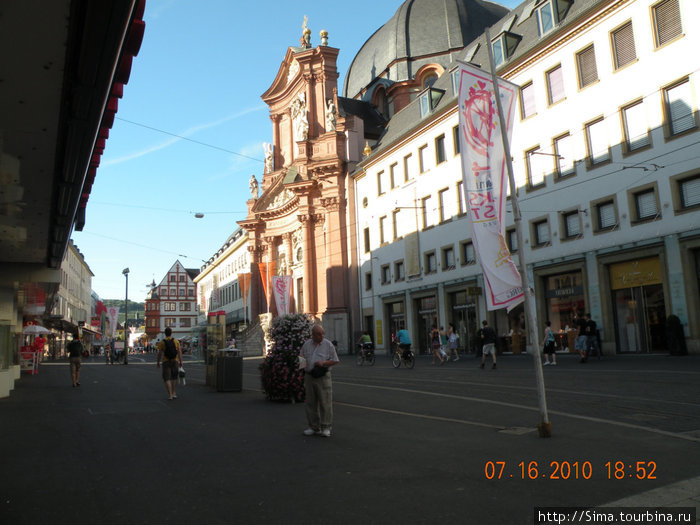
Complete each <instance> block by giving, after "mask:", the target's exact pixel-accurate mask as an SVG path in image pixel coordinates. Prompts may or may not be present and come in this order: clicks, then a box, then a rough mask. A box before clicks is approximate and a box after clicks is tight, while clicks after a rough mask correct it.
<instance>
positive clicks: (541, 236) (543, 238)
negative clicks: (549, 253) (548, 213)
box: [535, 221, 549, 244]
mask: <svg viewBox="0 0 700 525" xmlns="http://www.w3.org/2000/svg"><path fill="white" fill-rule="evenodd" d="M536 228H537V231H536V232H535V234H536V235H537V244H547V243H548V242H549V225H548V224H547V221H542V222H538V223H537V226H536Z"/></svg>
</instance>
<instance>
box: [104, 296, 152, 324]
mask: <svg viewBox="0 0 700 525" xmlns="http://www.w3.org/2000/svg"><path fill="white" fill-rule="evenodd" d="M102 302H103V303H104V305H105V306H106V307H108V308H109V307H110V306H118V307H119V323H123V322H124V299H102ZM144 310H145V303H136V302H134V301H131V300H129V326H132V324H131V320H132V319H141V320H143V317H144Z"/></svg>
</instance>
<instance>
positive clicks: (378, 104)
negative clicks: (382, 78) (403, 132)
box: [372, 86, 389, 118]
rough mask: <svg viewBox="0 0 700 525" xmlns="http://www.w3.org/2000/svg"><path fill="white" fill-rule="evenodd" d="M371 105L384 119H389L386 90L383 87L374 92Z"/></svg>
mask: <svg viewBox="0 0 700 525" xmlns="http://www.w3.org/2000/svg"><path fill="white" fill-rule="evenodd" d="M372 98H373V105H374V107H375V108H377V111H378V112H379V113H380V114H381V115H383V116H384V117H386V118H389V104H388V102H387V99H386V90H385V89H384V87H383V86H380V87H378V88H377V89H375V90H374V94H373V97H372Z"/></svg>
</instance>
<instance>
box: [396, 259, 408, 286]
mask: <svg viewBox="0 0 700 525" xmlns="http://www.w3.org/2000/svg"><path fill="white" fill-rule="evenodd" d="M405 278H406V272H405V270H404V265H403V261H396V262H395V263H394V280H396V281H403V280H404V279H405Z"/></svg>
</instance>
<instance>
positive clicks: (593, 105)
mask: <svg viewBox="0 0 700 525" xmlns="http://www.w3.org/2000/svg"><path fill="white" fill-rule="evenodd" d="M698 7H699V6H698V5H697V3H696V2H688V1H684V0H663V1H652V0H647V1H612V0H602V1H590V2H569V1H566V0H550V1H547V2H541V3H539V4H535V3H524V4H522V5H521V6H519V7H517V8H516V9H514V10H513V11H511V12H510V13H508V15H506V16H505V17H504V18H503V19H501V20H500V21H499V22H498V23H497V24H495V25H493V26H492V27H491V29H490V37H491V40H490V41H487V40H486V35H481V36H479V37H478V38H477V39H475V40H474V41H473V42H471V43H469V45H467V46H466V47H465V48H464V49H463V51H462V53H460V55H461V56H460V58H462V59H464V60H466V61H469V62H471V63H472V64H476V65H478V66H480V67H482V68H485V69H488V67H489V66H488V64H489V60H488V55H487V48H486V46H487V44H490V45H491V47H492V50H493V52H494V59H495V61H496V64H497V73H498V75H499V76H501V77H504V78H506V79H508V80H510V81H511V82H514V83H515V84H517V85H518V86H519V89H520V100H519V106H520V107H519V111H518V112H517V115H516V119H515V123H514V128H513V138H512V143H511V155H512V158H513V167H514V174H515V179H516V186H517V188H518V197H519V202H520V206H521V211H522V215H523V220H522V230H523V235H524V244H525V246H517V243H516V236H515V230H514V224H513V221H512V214H511V213H509V214H508V217H509V222H508V225H507V242H508V245H509V248H511V251H512V252H513V254H514V256H515V259H516V262H518V261H517V259H518V256H519V254H521V253H522V254H523V256H524V259H525V261H526V263H527V271H528V272H529V274H530V277H531V282H532V283H533V287H534V289H535V296H536V307H537V314H538V319H540V321H541V323H542V324H543V323H544V320H546V319H549V320H551V321H552V325H553V328H554V329H555V330H561V331H562V332H561V334H560V343H561V345H562V348H564V347H566V346H569V343H570V337H571V335H572V334H571V333H570V332H569V333H567V332H566V329H567V327H568V328H572V327H573V325H574V323H573V320H574V316H575V315H577V314H578V315H580V314H583V313H586V312H590V313H591V314H592V317H593V318H594V319H595V320H596V321H597V323H598V326H599V327H600V328H601V336H602V343H603V348H604V351H605V352H607V353H616V352H617V353H638V352H670V351H673V349H671V348H668V347H667V345H666V342H665V339H666V338H665V329H666V320H667V318H668V317H669V316H670V315H675V316H677V317H678V318H679V319H680V321H681V323H682V324H683V326H684V329H685V334H686V337H687V343H688V350H689V351H691V352H695V353H697V352H698V351H700V349H699V339H700V337H699V335H700V326H698V319H697V316H694V315H691V312H694V311H697V309H698V306H700V305H699V302H700V301H699V296H700V278H699V276H700V265H699V259H700V256H699V249H700V244H699V243H700V229H698V224H700V169H699V167H698V161H697V158H699V157H700V155H699V153H700V149H699V147H698V136H700V133H699V132H700V127H699V126H700V121H699V119H698V100H700V91H699V88H698V77H697V71H698V69H699V68H698V65H699V63H698V59H697V58H695V56H694V54H693V52H692V50H693V49H695V48H696V47H697V45H698V39H699V38H700V33H698V31H697V30H696V29H695V27H694V26H693V25H692V23H691V21H692V20H695V19H696V17H697V15H698ZM455 69H456V64H455V65H454V66H453V67H448V68H446V72H445V73H443V74H442V76H441V77H440V78H439V79H438V80H437V81H436V82H435V83H434V84H432V85H431V86H427V87H426V88H425V89H424V91H422V92H420V93H418V95H417V97H416V99H415V100H414V101H413V102H411V103H410V104H409V105H408V106H406V107H405V108H404V109H403V110H401V111H400V112H398V113H396V114H395V115H394V116H393V118H392V119H391V121H390V122H389V124H388V126H387V128H386V131H385V133H384V134H383V135H382V137H381V138H380V139H379V141H377V143H376V144H375V145H374V148H373V151H372V153H371V155H369V156H368V157H367V158H366V159H365V160H364V161H363V163H362V164H361V165H360V166H359V168H358V169H357V170H356V171H355V173H354V174H353V180H354V185H355V191H356V193H357V195H358V198H357V199H356V206H357V207H356V209H357V227H356V235H357V236H358V239H359V242H358V246H357V258H358V261H359V264H360V267H361V271H360V273H361V274H362V275H361V279H360V282H359V283H358V288H359V290H360V294H361V297H362V298H361V301H362V308H363V317H364V321H365V325H367V326H372V328H373V329H374V330H375V331H376V332H377V333H376V334H375V338H376V340H377V341H378V342H383V343H384V344H385V345H386V342H387V341H388V340H389V338H390V335H391V333H392V332H394V331H395V330H396V329H397V328H398V327H400V326H401V325H402V324H405V325H407V326H409V327H410V329H411V330H412V333H413V336H414V340H417V341H419V344H422V343H423V341H424V332H425V330H426V327H427V326H428V325H430V324H432V323H437V324H438V325H445V326H446V325H447V324H448V323H454V324H455V327H456V328H457V330H458V333H460V335H461V336H462V337H460V344H461V345H462V346H463V347H464V348H468V346H469V344H470V343H469V341H471V340H472V338H473V337H474V333H473V331H474V329H475V327H476V326H478V324H479V323H478V321H480V320H481V319H482V318H488V319H489V320H490V321H491V324H495V325H496V328H497V331H498V332H499V335H501V336H502V347H503V349H506V350H507V349H510V350H514V351H521V350H522V349H524V348H525V345H526V340H525V336H524V316H523V315H522V307H520V308H519V309H516V310H514V311H513V312H511V313H510V314H506V313H505V311H498V312H495V313H487V312H486V309H485V305H484V304H483V303H484V301H483V299H482V298H483V279H482V277H481V271H480V267H479V265H478V264H477V262H478V261H477V257H476V256H475V254H474V252H473V246H472V244H471V238H470V237H471V233H470V229H469V225H468V221H467V220H466V218H465V217H464V215H463V214H464V212H465V210H466V208H465V203H464V198H463V197H462V189H461V177H462V175H461V159H460V156H459V137H458V134H457V133H458V114H457V104H456V95H457V90H456V82H455V77H454V75H453V74H452V73H453V71H454V70H455ZM538 328H540V327H538ZM465 336H466V337H465ZM465 339H466V340H465Z"/></svg>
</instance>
